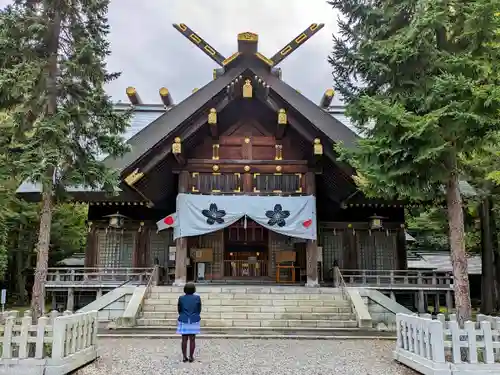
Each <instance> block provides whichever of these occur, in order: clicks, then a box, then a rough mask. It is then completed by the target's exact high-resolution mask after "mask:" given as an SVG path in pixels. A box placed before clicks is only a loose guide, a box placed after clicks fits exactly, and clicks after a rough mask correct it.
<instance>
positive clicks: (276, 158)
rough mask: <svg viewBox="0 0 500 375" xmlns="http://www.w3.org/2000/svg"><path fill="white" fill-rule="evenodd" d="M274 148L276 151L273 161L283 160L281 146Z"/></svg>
mask: <svg viewBox="0 0 500 375" xmlns="http://www.w3.org/2000/svg"><path fill="white" fill-rule="evenodd" d="M274 147H275V149H276V156H275V157H274V160H283V145H275V146H274Z"/></svg>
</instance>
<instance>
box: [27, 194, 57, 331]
mask: <svg viewBox="0 0 500 375" xmlns="http://www.w3.org/2000/svg"><path fill="white" fill-rule="evenodd" d="M46 185H48V184H46ZM50 185H51V186H50V190H49V188H48V187H47V188H45V187H44V192H43V194H42V210H41V212H40V230H39V232H38V242H37V244H36V252H37V257H36V270H35V280H34V282H33V291H32V293H31V313H32V317H33V321H34V322H35V321H37V320H38V318H39V317H41V316H42V315H43V313H44V308H45V283H46V281H47V268H48V265H49V246H50V227H51V224H52V184H50ZM45 190H47V191H45Z"/></svg>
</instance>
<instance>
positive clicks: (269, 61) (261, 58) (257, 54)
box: [255, 52, 274, 66]
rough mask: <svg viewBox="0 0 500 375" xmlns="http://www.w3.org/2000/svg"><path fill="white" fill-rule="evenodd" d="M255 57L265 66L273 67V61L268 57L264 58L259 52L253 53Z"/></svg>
mask: <svg viewBox="0 0 500 375" xmlns="http://www.w3.org/2000/svg"><path fill="white" fill-rule="evenodd" d="M255 56H257V58H258V59H259V60H262V61H264V62H265V63H266V64H267V65H269V66H273V65H274V62H273V60H271V59H270V58H269V57H266V56H264V55H263V54H262V53H260V52H256V53H255Z"/></svg>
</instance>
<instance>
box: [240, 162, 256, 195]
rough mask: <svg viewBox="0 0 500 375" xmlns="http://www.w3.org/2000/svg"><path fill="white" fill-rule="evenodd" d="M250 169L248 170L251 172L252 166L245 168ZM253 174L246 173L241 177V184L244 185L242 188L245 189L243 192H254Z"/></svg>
mask: <svg viewBox="0 0 500 375" xmlns="http://www.w3.org/2000/svg"><path fill="white" fill-rule="evenodd" d="M246 167H248V169H249V170H250V166H245V168H246ZM252 177H253V176H252V174H251V173H249V172H245V173H243V175H242V176H241V184H242V187H243V191H244V192H245V193H251V192H252V191H253V186H252V185H253V178H252Z"/></svg>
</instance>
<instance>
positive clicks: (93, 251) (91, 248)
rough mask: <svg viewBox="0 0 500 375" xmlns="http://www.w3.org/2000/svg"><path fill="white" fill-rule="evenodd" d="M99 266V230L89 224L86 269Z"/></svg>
mask: <svg viewBox="0 0 500 375" xmlns="http://www.w3.org/2000/svg"><path fill="white" fill-rule="evenodd" d="M96 266H97V229H96V227H95V225H93V224H92V222H91V221H89V223H88V232H87V243H86V244H85V267H96Z"/></svg>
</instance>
